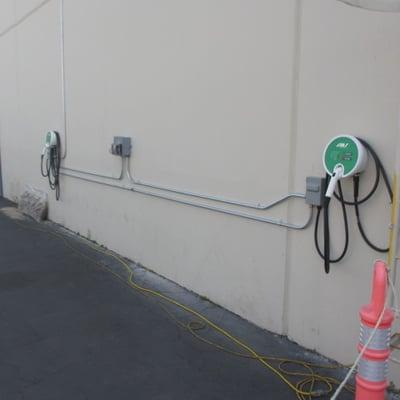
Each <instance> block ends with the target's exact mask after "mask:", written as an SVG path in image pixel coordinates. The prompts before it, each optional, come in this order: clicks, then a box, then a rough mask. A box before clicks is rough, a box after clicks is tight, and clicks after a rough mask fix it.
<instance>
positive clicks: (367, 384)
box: [356, 261, 394, 400]
mask: <svg viewBox="0 0 400 400" xmlns="http://www.w3.org/2000/svg"><path fill="white" fill-rule="evenodd" d="M387 274H388V271H387V268H386V265H385V263H384V262H383V261H377V262H376V263H375V267H374V277H373V281H372V296H371V302H370V303H369V304H368V305H365V306H363V307H361V310H360V319H361V330H360V342H359V344H358V351H361V350H362V349H363V348H364V346H365V344H366V343H367V342H368V340H369V338H370V336H371V334H372V332H373V331H374V328H375V326H376V324H377V323H378V321H379V318H380V317H381V314H382V312H383V317H382V319H381V322H380V323H379V326H378V328H377V330H376V333H375V335H374V337H373V339H372V340H371V341H370V343H369V344H368V347H367V348H366V350H365V352H364V354H363V356H362V358H361V360H360V363H359V365H358V372H357V376H356V400H384V399H385V393H386V389H387V386H388V380H387V374H388V361H389V356H390V335H391V327H392V323H393V320H394V313H393V311H392V310H391V309H389V308H387V309H385V310H384V308H385V303H386V292H387V286H388V285H387V282H388V280H387V278H388V276H387ZM383 310H384V311H383Z"/></svg>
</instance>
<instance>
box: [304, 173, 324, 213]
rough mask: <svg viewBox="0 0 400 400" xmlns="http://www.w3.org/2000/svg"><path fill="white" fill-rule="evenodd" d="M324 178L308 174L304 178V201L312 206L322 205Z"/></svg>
mask: <svg viewBox="0 0 400 400" xmlns="http://www.w3.org/2000/svg"><path fill="white" fill-rule="evenodd" d="M325 181H326V180H325V178H321V177H319V176H308V177H307V178H306V203H307V204H310V205H312V206H319V207H320V206H323V204H324V197H325V185H326V182H325Z"/></svg>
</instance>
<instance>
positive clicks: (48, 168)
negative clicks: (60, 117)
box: [40, 132, 61, 200]
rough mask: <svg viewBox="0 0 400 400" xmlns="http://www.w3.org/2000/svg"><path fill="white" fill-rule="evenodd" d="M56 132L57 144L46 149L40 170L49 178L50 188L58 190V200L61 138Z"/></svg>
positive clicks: (57, 191)
mask: <svg viewBox="0 0 400 400" xmlns="http://www.w3.org/2000/svg"><path fill="white" fill-rule="evenodd" d="M54 134H55V135H56V139H57V144H56V145H55V146H50V147H49V148H48V149H46V153H45V154H42V156H41V159H40V172H41V173H42V176H44V177H45V178H47V179H48V181H49V186H50V189H51V190H54V191H55V192H56V200H59V199H60V165H61V140H60V135H59V133H58V132H54ZM45 155H46V157H45ZM43 161H45V162H43Z"/></svg>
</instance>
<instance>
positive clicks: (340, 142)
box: [322, 135, 368, 198]
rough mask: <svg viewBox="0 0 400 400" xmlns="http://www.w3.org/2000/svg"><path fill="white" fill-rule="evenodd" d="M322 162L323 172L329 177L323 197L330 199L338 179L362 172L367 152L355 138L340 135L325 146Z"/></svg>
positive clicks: (365, 163)
mask: <svg viewBox="0 0 400 400" xmlns="http://www.w3.org/2000/svg"><path fill="white" fill-rule="evenodd" d="M322 161H323V163H324V168H325V171H326V172H327V174H329V175H330V176H331V179H330V181H329V185H328V188H327V190H326V194H325V196H326V197H329V198H331V197H332V195H333V193H334V192H335V188H336V185H337V182H338V180H339V179H342V178H348V177H350V176H353V175H356V174H359V173H360V172H362V171H364V169H365V167H366V165H367V161H368V152H367V150H366V148H365V147H364V145H363V144H362V143H361V142H360V141H359V140H358V139H357V138H356V137H354V136H350V135H340V136H336V137H334V138H333V139H332V140H331V141H330V142H329V143H328V144H327V146H326V147H325V150H324V154H323V157H322Z"/></svg>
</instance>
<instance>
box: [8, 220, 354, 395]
mask: <svg viewBox="0 0 400 400" xmlns="http://www.w3.org/2000/svg"><path fill="white" fill-rule="evenodd" d="M13 221H14V222H15V223H16V224H17V225H18V226H20V227H22V228H24V229H30V230H35V231H39V232H43V233H46V234H48V235H51V236H53V237H56V238H58V239H60V240H62V241H63V242H64V244H65V245H66V246H67V247H68V248H70V249H71V250H72V251H73V252H75V253H76V254H78V255H80V256H81V257H82V258H85V259H87V260H89V261H90V262H91V263H93V264H95V265H97V266H98V267H100V268H102V269H103V270H105V271H107V272H108V273H110V274H112V275H113V276H114V277H115V278H117V279H118V280H120V281H122V282H123V283H125V284H127V285H128V286H129V287H130V288H132V289H135V290H137V291H139V293H141V294H144V295H147V296H152V297H154V298H156V299H158V300H159V305H160V306H161V307H162V309H163V310H164V311H165V312H166V313H167V314H168V315H169V316H170V317H171V318H172V319H173V320H174V321H175V322H176V323H177V324H178V325H179V326H180V327H182V328H184V329H186V330H188V331H189V332H190V333H191V334H192V335H193V336H194V337H195V338H197V339H199V340H201V341H202V342H204V343H206V344H208V345H210V346H212V347H214V348H216V349H218V350H221V351H224V352H226V353H229V354H232V355H234V356H238V357H243V358H250V359H254V360H257V361H259V362H260V363H261V364H262V365H263V366H264V367H265V368H267V369H268V370H270V371H272V372H273V373H274V374H275V375H277V376H278V377H279V378H280V379H281V380H282V381H283V382H284V383H285V384H286V385H287V386H288V387H289V388H290V389H292V390H293V392H294V393H295V394H296V397H297V399H299V400H310V399H312V398H317V397H322V396H328V395H329V394H330V393H332V392H333V388H334V385H339V384H340V382H339V381H338V380H337V379H335V378H332V377H329V376H323V375H320V374H318V373H316V372H315V371H314V369H315V368H317V369H331V370H333V369H339V368H341V366H339V365H318V364H313V363H309V362H306V361H299V360H296V359H289V358H281V357H273V356H266V355H260V354H258V353H257V352H256V351H255V350H254V349H253V348H251V347H250V345H248V344H246V343H244V342H243V341H241V340H239V339H238V338H236V337H235V336H233V335H232V334H231V333H229V332H228V331H226V330H225V329H223V328H222V327H221V326H219V325H217V324H216V323H214V322H212V321H211V320H209V319H208V318H207V317H205V316H204V315H202V314H201V313H200V312H198V311H196V310H194V309H193V308H191V307H189V306H187V305H185V304H182V303H180V302H179V301H177V300H175V299H173V298H171V297H169V296H166V295H165V294H163V293H161V292H159V291H157V290H154V289H150V288H147V287H143V286H141V285H140V284H138V283H137V282H135V280H134V274H133V270H132V268H131V267H130V266H129V264H128V263H127V262H126V261H125V260H124V259H123V258H121V257H120V256H118V255H116V254H114V253H113V252H111V251H109V250H107V249H104V248H102V247H100V246H97V245H94V244H93V243H91V242H89V241H87V240H85V245H86V246H88V247H89V248H91V249H93V250H95V251H96V252H98V253H100V254H104V255H107V256H109V257H112V258H113V259H115V260H116V261H117V262H118V263H119V264H120V265H122V266H123V267H124V269H125V270H126V272H127V274H128V278H127V279H126V278H124V277H122V276H120V275H119V274H117V273H116V272H115V271H113V270H112V269H111V268H109V267H107V266H106V265H105V264H103V263H101V262H99V261H97V260H95V259H93V258H91V257H89V256H88V255H87V254H85V253H83V252H81V251H80V250H78V249H77V248H75V247H73V246H72V245H71V243H70V242H69V241H68V240H67V239H66V237H65V236H64V235H62V234H59V233H56V232H54V231H52V230H48V229H40V228H34V227H31V226H27V225H25V224H21V223H19V222H17V221H16V220H14V219H13ZM160 301H161V302H165V303H168V304H171V305H173V306H175V307H177V308H179V309H181V310H183V311H185V312H187V313H188V314H191V315H192V316H194V317H196V318H197V319H198V320H199V321H201V322H199V321H190V322H188V323H186V324H185V323H183V322H181V321H179V320H178V319H177V318H176V317H175V316H174V315H173V314H172V313H171V312H170V311H169V310H167V309H166V307H165V306H164V305H163V304H162V303H161V302H160ZM207 326H208V327H210V328H211V329H213V330H214V331H215V332H218V333H219V334H221V335H222V336H224V337H225V338H226V339H228V340H229V341H231V342H232V343H233V344H235V345H236V346H237V347H238V348H241V349H243V350H245V351H246V352H247V353H248V354H243V353H240V352H235V351H232V350H230V349H228V348H226V347H224V346H222V345H220V344H218V343H215V342H212V341H210V340H208V339H205V338H203V337H202V336H200V335H199V334H198V333H197V331H199V330H200V329H203V328H205V327H207ZM269 361H274V362H278V367H274V366H273V365H272V364H271V363H270V362H269ZM287 365H296V366H299V367H302V368H303V369H304V370H306V371H307V372H299V371H289V370H287V369H285V368H284V366H287ZM285 375H286V376H290V377H298V378H300V380H299V381H297V382H296V383H295V384H293V383H292V382H291V381H290V380H289V379H288V378H287V377H286V376H285ZM318 383H319V384H323V385H325V390H321V389H318V390H314V387H315V385H316V384H318ZM345 389H346V390H347V391H348V392H350V393H354V388H353V387H352V386H350V385H346V387H345Z"/></svg>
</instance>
